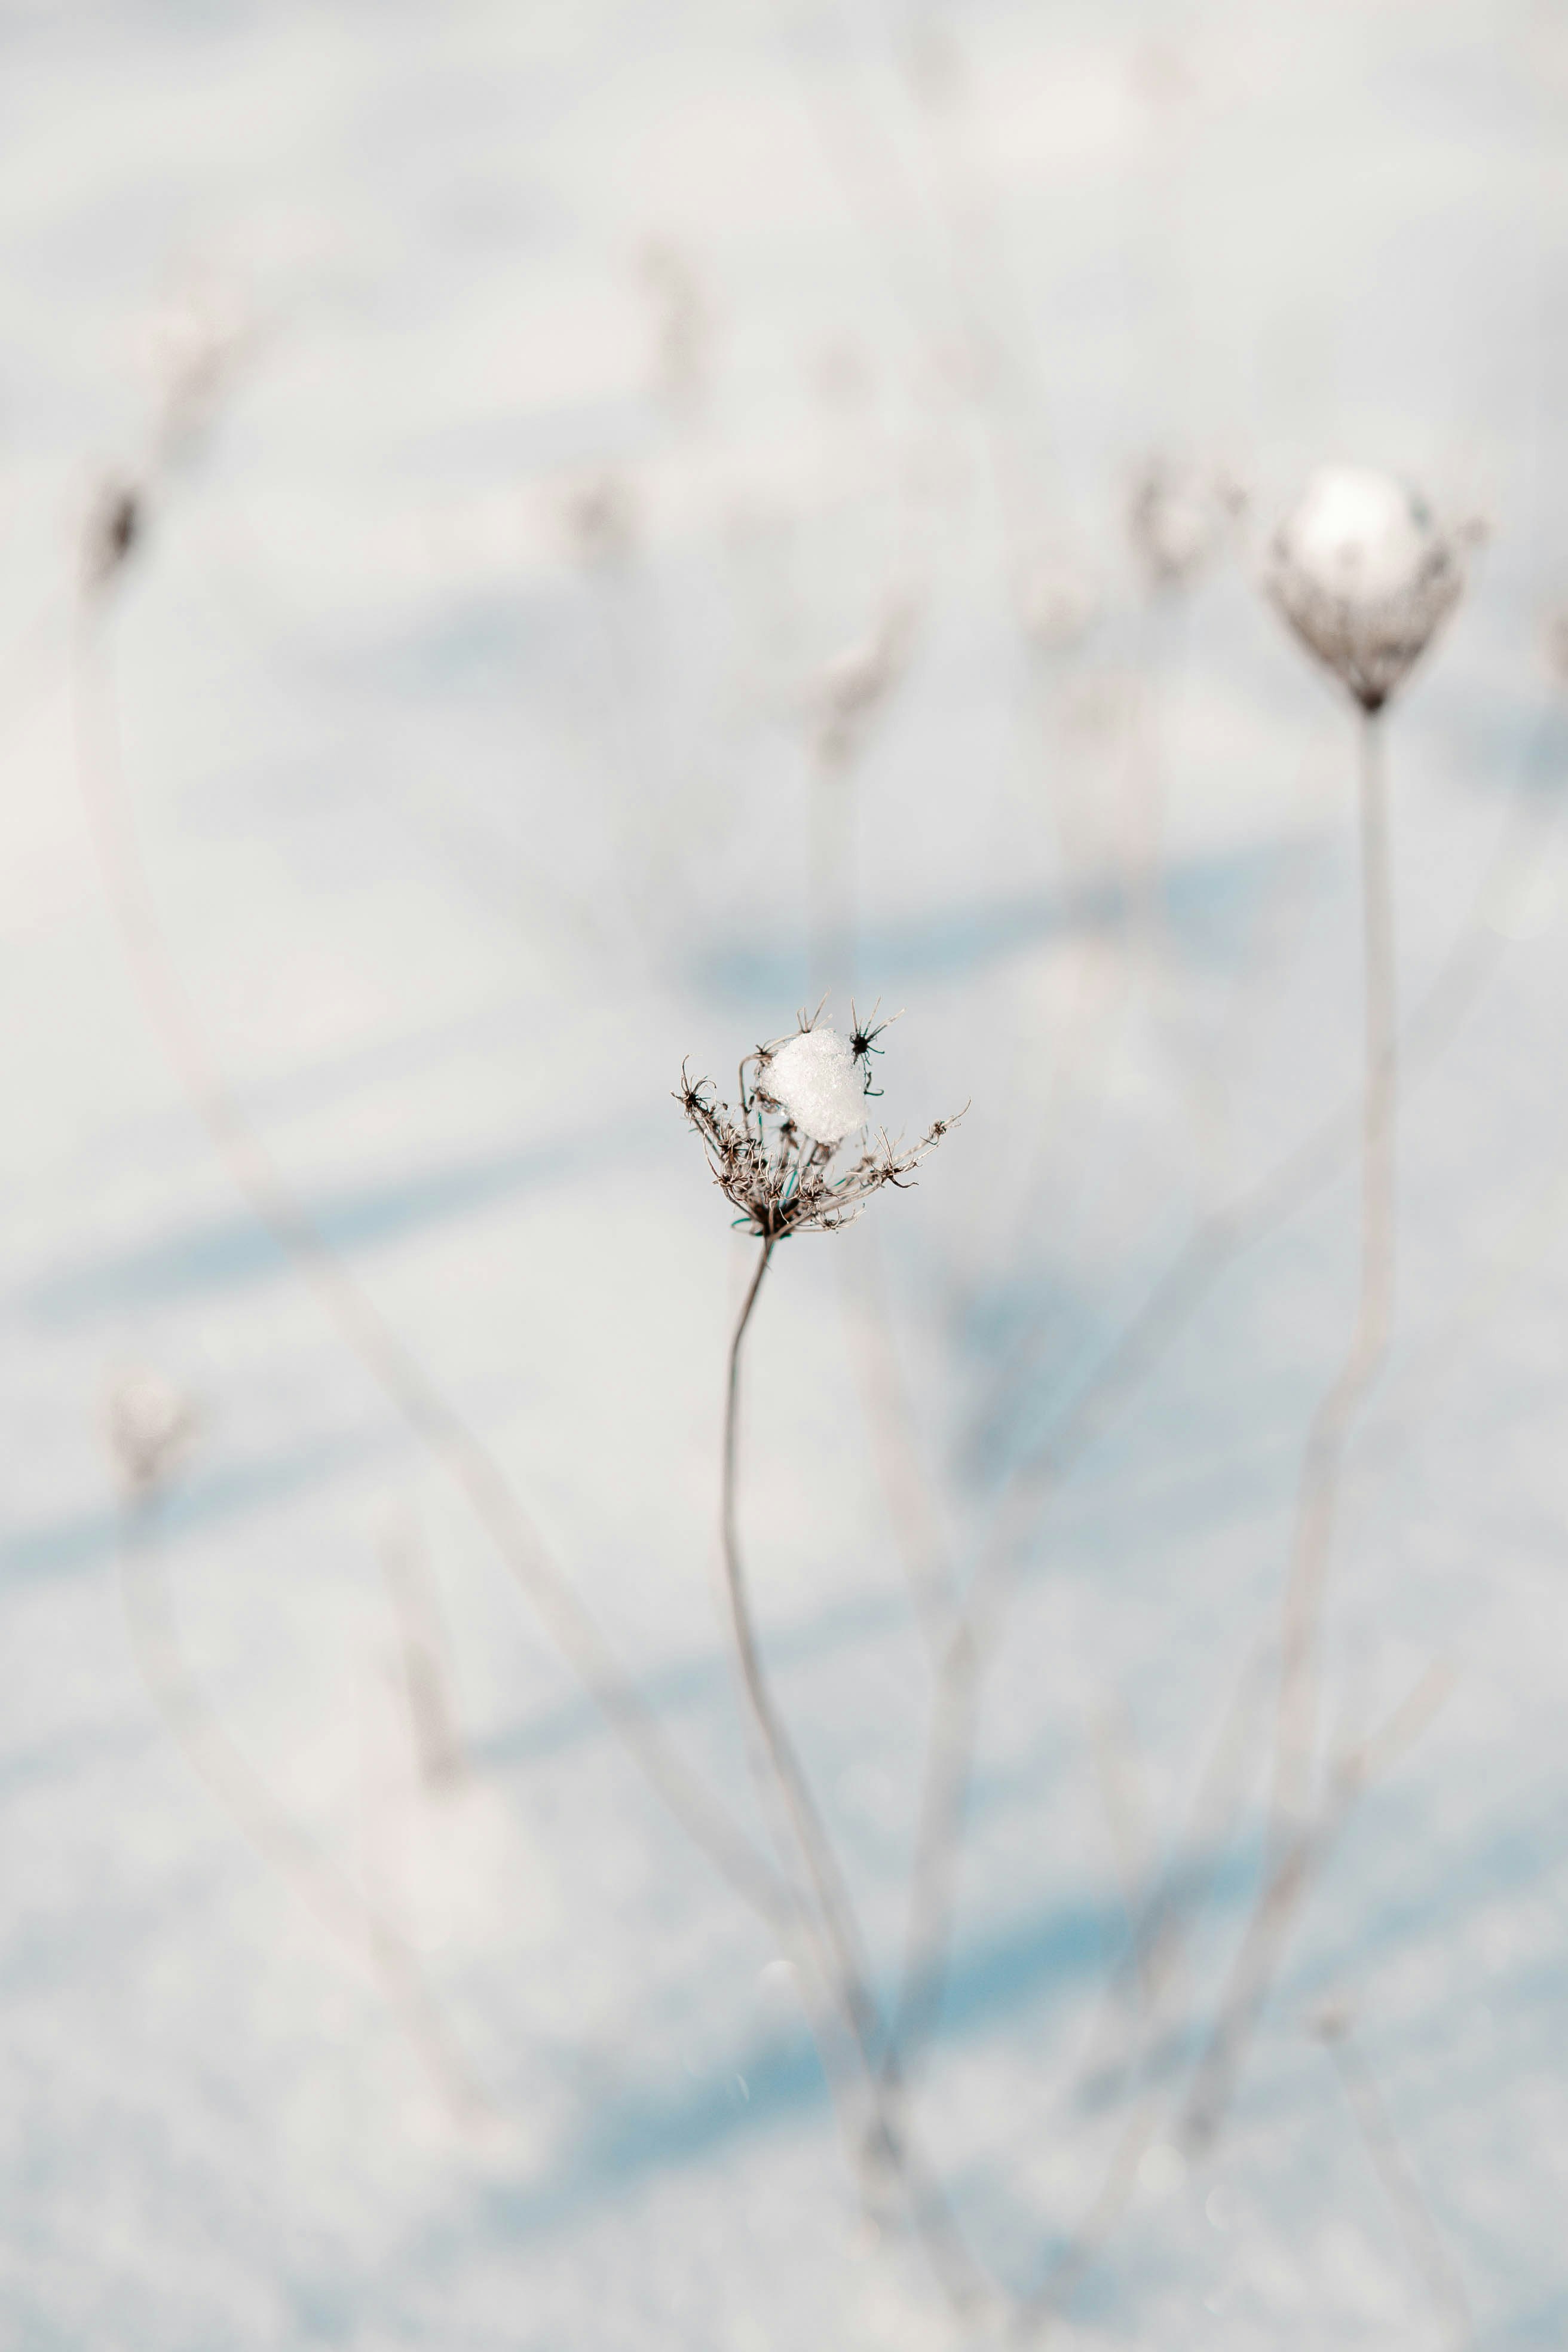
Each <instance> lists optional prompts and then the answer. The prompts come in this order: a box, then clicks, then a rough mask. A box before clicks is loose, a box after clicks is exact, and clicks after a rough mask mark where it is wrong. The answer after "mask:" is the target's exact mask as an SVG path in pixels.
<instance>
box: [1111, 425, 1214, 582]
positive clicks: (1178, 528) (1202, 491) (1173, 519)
mask: <svg viewBox="0 0 1568 2352" xmlns="http://www.w3.org/2000/svg"><path fill="white" fill-rule="evenodd" d="M1226 488H1227V486H1226V484H1225V483H1224V482H1223V481H1222V480H1221V479H1220V478H1218V477H1217V476H1215V475H1214V474H1211V473H1207V472H1205V470H1204V469H1203V468H1201V467H1196V466H1190V465H1186V464H1184V463H1183V462H1182V461H1180V460H1179V459H1176V458H1173V457H1151V458H1149V459H1148V460H1147V461H1146V462H1145V463H1144V464H1143V465H1142V467H1140V468H1139V470H1138V472H1137V474H1136V475H1135V477H1134V478H1133V482H1132V488H1131V496H1130V498H1129V499H1128V506H1127V529H1128V534H1129V536H1130V537H1131V541H1132V552H1133V555H1134V557H1135V558H1136V560H1137V562H1138V567H1139V569H1140V571H1141V572H1142V575H1143V580H1144V583H1145V585H1146V586H1147V587H1148V589H1149V590H1150V592H1151V593H1154V594H1157V593H1160V592H1161V591H1170V590H1174V589H1180V588H1187V587H1190V586H1191V585H1192V583H1193V582H1194V580H1196V579H1197V578H1198V577H1199V576H1200V574H1201V573H1202V572H1205V571H1206V570H1207V568H1208V566H1209V564H1210V563H1211V562H1213V561H1214V559H1215V555H1216V554H1217V553H1218V551H1219V547H1220V541H1221V537H1222V534H1223V531H1224V528H1225V520H1226V507H1227V504H1228V499H1227V496H1226Z"/></svg>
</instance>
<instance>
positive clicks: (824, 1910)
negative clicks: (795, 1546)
mask: <svg viewBox="0 0 1568 2352" xmlns="http://www.w3.org/2000/svg"><path fill="white" fill-rule="evenodd" d="M776 1245H777V1244H776V1238H775V1237H773V1236H771V1235H770V1236H767V1237H765V1238H764V1239H763V1242H762V1244H761V1247H760V1249H759V1252H758V1255H757V1263H756V1269H755V1271H754V1273H753V1274H752V1278H751V1281H750V1282H749V1284H748V1285H747V1286H746V1295H745V1297H744V1299H743V1300H742V1306H741V1312H740V1315H739V1317H738V1318H737V1320H736V1324H735V1329H734V1334H733V1337H732V1338H731V1342H730V1359H729V1373H728V1380H727V1382H726V1388H725V1406H724V1446H723V1470H722V1485H721V1507H720V1524H721V1538H722V1548H723V1558H724V1587H725V1596H726V1599H727V1601H728V1603H729V1610H730V1625H731V1633H732V1634H733V1637H734V1643H735V1656H736V1662H737V1664H738V1666H739V1669H740V1676H741V1684H742V1691H743V1693H744V1696H745V1700H746V1705H747V1709H748V1712H749V1714H750V1717H751V1720H752V1727H753V1729H754V1731H755V1733H756V1736H757V1741H758V1746H759V1748H760V1750H761V1756H762V1759H763V1765H764V1767H765V1772H766V1778H767V1782H768V1788H767V1790H766V1793H768V1794H770V1795H772V1796H773V1797H774V1798H776V1800H777V1801H778V1809H779V1810H780V1811H782V1813H783V1815H784V1820H785V1822H787V1825H788V1830H789V1833H790V1835H791V1837H792V1839H793V1842H794V1843H795V1848H796V1850H797V1852H798V1854H799V1858H800V1861H801V1863H802V1864H803V1865H804V1868H805V1876H806V1881H807V1883H808V1885H809V1887H810V1890H811V1895H812V1897H813V1899H814V1906H815V1909H814V1910H807V1909H805V1907H803V1908H802V1912H801V1916H800V1921H799V1926H800V1930H801V1933H802V1934H803V1935H804V1937H805V1938H806V1940H807V1941H808V1943H809V1944H810V1946H811V1948H813V1950H814V1951H815V1952H816V1954H817V1955H818V1956H819V1961H820V1963H821V1964H822V1965H823V1966H824V1974H825V1980H826V1984H827V1986H828V1988H829V1991H830V1995H831V1997H832V1998H833V1999H834V2000H835V2001H836V2002H837V2005H838V2007H839V2008H840V2009H841V2011H842V2013H843V2016H844V2020H845V2022H846V2024H847V2028H848V2032H849V2036H850V2040H851V2042H852V2044H853V2048H854V2052H855V2055H856V2057H857V2058H858V2062H859V2065H860V2067H861V2069H862V2070H863V2073H864V2077H865V2082H866V2087H867V2090H868V2095H869V2098H870V2102H871V2115H872V2123H871V2133H870V2137H869V2141H868V2147H867V2150H866V2154H867V2155H868V2157H870V2158H872V2159H874V2160H875V2162H876V2164H877V2165H878V2166H879V2168H885V2169H886V2170H887V2171H888V2172H889V2173H891V2174H892V2175H893V2176H894V2177H895V2178H896V2179H898V2180H899V2181H900V2183H901V2185H902V2188H903V2191H904V2194H905V2197H906V2200H907V2202H908V2206H909V2210H910V2218H911V2220H912V2221H914V2223H915V2226H916V2228H917V2230H918V2231H919V2232H920V2236H921V2242H922V2244H923V2245H924V2247H925V2250H926V2253H927V2256H928V2259H929V2260H930V2262H931V2267H932V2270H933V2271H934V2273H935V2274H936V2276H937V2278H938V2279H939V2281H940V2283H941V2284H942V2287H943V2289H944V2291H945V2293H946V2294H947V2295H948V2297H949V2299H950V2300H951V2301H952V2304H953V2305H954V2307H955V2308H956V2309H959V2310H961V2311H966V2312H967V2311H973V2308H974V2306H975V2304H976V2302H977V2300H978V2299H979V2298H980V2297H981V2296H982V2295H984V2294H989V2293H990V2292H991V2290H990V2288H989V2285H988V2283H987V2282H986V2281H985V2280H984V2277H983V2275H982V2273H981V2272H980V2270H979V2267H978V2265H977V2263H975V2260H974V2257H973V2254H972V2253H971V2252H970V2250H969V2247H968V2246H967V2244H966V2243H965V2242H964V2240H963V2235H962V2233H961V2231H960V2230H959V2228H958V2225H957V2223H956V2221H955V2220H954V2218H953V2216H952V2212H951V2210H949V2208H948V2205H947V2202H946V2200H945V2198H944V2197H943V2195H942V2190H941V2188H940V2186H939V2184H938V2183H937V2181H936V2180H935V2179H934V2177H933V2176H932V2174H931V2169H930V2168H929V2166H928V2165H927V2164H926V2162H925V2160H924V2158H923V2157H922V2155H921V2152H920V2150H919V2148H918V2147H917V2146H916V2144H915V2141H914V2138H913V2135H912V2133H911V2131H910V2126H909V2119H908V2117H907V2116H906V2115H905V2114H904V2112H903V2103H902V2095H901V2084H900V2081H899V2078H898V2070H897V2063H896V2058H895V2057H894V2055H893V2053H890V2052H889V2051H887V2050H886V2049H884V2048H883V2047H882V2042H883V2036H882V2027H881V2021H880V2019H879V2016H878V2013H877V2008H876V2003H875V2000H874V1999H873V1997H872V1994H871V1990H870V1981H869V1972H868V1968H867V1964H866V1959H865V1955H864V1951H863V1948H862V1946H861V1941H860V1935H859V1929H858V1925H857V1923H856V1919H855V1914H854V1907H853V1905H852V1903H851V1901H850V1898H849V1892H848V1889H847V1886H846V1885H845V1883H844V1878H843V1874H842V1873H841V1871H840V1869H839V1867H838V1863H837V1858H836V1856H835V1854H834V1853H833V1848H832V1844H831V1842H830V1840H829V1838H828V1835H827V1832H826V1826H825V1824H824V1822H823V1821H822V1817H821V1815H820V1813H819V1812H818V1811H817V1808H816V1800H815V1799H814V1797H813V1796H812V1793H811V1789H810V1785H809V1783H808V1781H807V1780H806V1777H805V1769H804V1767H803V1766H802V1764H801V1761H800V1759H799V1757H798V1756H797V1754H796V1752H795V1743H794V1742H793V1740H792V1739H791V1738H790V1736H789V1733H788V1731H787V1729H786V1728H785V1726H784V1718H783V1717H782V1716H781V1714H780V1713H779V1710H778V1707H777V1706H776V1704H775V1702H774V1699H773V1692H772V1689H771V1687H770V1685H769V1683H768V1678H767V1672H766V1669H765V1667H764V1665H763V1658H762V1652H761V1648H760V1645H759V1643H758V1641H757V1633H756V1626H755V1622H754V1620H753V1618H752V1604H751V1596H750V1594H749V1592H748V1591H747V1585H746V1577H745V1570H744V1567H743V1564H742V1554H741V1541H740V1528H739V1475H738V1473H739V1459H740V1404H741V1363H742V1349H743V1347H744V1343H745V1338H746V1332H747V1329H748V1328H749V1326H750V1324H751V1320H752V1312H753V1310H754V1308H755V1307H756V1303H757V1297H758V1294H759V1293H760V1292H761V1289H762V1286H763V1277H764V1276H766V1274H767V1270H768V1267H769V1265H771V1263H772V1261H773V1251H774V1248H775V1247H776Z"/></svg>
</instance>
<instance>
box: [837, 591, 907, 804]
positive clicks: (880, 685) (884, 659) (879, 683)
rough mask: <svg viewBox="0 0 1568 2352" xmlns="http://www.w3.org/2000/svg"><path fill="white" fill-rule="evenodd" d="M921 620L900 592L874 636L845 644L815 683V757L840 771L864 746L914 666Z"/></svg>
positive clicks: (873, 633)
mask: <svg viewBox="0 0 1568 2352" xmlns="http://www.w3.org/2000/svg"><path fill="white" fill-rule="evenodd" d="M917 618H918V614H917V608H916V606H915V604H914V602H913V600H912V599H911V598H910V597H908V596H896V597H894V598H893V600H892V602H891V603H890V604H889V606H888V608H887V610H886V612H885V613H884V614H882V617H881V619H880V620H879V623H878V624H877V626H876V628H875V629H874V630H873V631H872V632H871V635H869V636H868V637H867V638H866V639H864V641H863V642H862V643H860V644H858V645H853V646H846V647H845V649H844V651H843V652H842V653H839V654H835V656H834V657H833V659H832V660H831V661H830V662H828V663H827V664H826V667H824V669H823V670H822V672H821V674H820V676H819V677H818V679H817V684H816V712H817V735H816V755H817V758H818V760H819V761H821V763H822V765H823V767H824V768H826V769H828V770H830V771H835V772H842V771H843V770H844V769H846V768H847V767H848V766H850V765H851V763H852V762H853V761H855V759H856V758H857V757H858V754H859V752H860V751H861V750H862V749H863V748H864V744H865V739H866V735H867V732H868V729H869V727H870V725H871V722H872V721H873V719H875V718H876V717H877V714H878V712H879V710H880V709H882V707H883V705H884V704H885V703H886V702H887V701H888V699H889V697H890V696H891V694H892V692H893V690H894V688H896V687H897V686H898V684H899V683H900V679H901V678H902V677H903V676H904V673H905V671H906V670H907V669H908V668H909V666H910V654H911V653H912V651H913V649H914V638H915V623H916V620H917Z"/></svg>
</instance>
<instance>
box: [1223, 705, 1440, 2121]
mask: <svg viewBox="0 0 1568 2352" xmlns="http://www.w3.org/2000/svg"><path fill="white" fill-rule="evenodd" d="M1382 725H1383V722H1382V721H1381V720H1380V719H1378V718H1377V717H1376V716H1375V715H1374V714H1373V713H1370V712H1368V713H1365V714H1363V719H1362V735H1361V841H1362V929H1363V960H1364V967H1365V970H1364V981H1365V1013H1364V1026H1363V1045H1364V1055H1365V1069H1364V1076H1363V1106H1362V1150H1361V1178H1362V1209H1361V1278H1360V1286H1359V1291H1358V1297H1357V1302H1356V1314H1355V1322H1354V1326H1353V1328H1352V1333H1351V1341H1350V1347H1349V1349H1348V1350H1347V1352H1346V1355H1345V1359H1344V1361H1343V1363H1342V1365H1341V1368H1340V1370H1339V1371H1338V1373H1337V1374H1336V1375H1335V1377H1334V1379H1333V1381H1331V1384H1330V1386H1329V1388H1328V1389H1327V1391H1325V1392H1324V1395H1323V1397H1322V1400H1321V1402H1320V1404H1319V1406H1318V1409H1317V1412H1315V1413H1314V1415H1313V1417H1312V1423H1311V1427H1310V1431H1309V1433H1308V1437H1307V1445H1306V1452H1305V1454H1304V1456H1303V1460H1302V1465H1301V1479H1300V1487H1299V1489H1298V1493H1297V1503H1296V1526H1295V1535H1294V1539H1293V1543H1292V1549H1291V1559H1290V1570H1289V1577H1288V1579H1287V1581H1286V1587H1285V1598H1284V1604H1283V1610H1282V1616H1281V1624H1280V1642H1279V1647H1280V1657H1279V1699H1278V1703H1277V1710H1276V1718H1275V1740H1274V1782H1273V1790H1272V1793H1271V1798H1270V1806H1269V1822H1268V1862H1267V1867H1266V1874H1265V1879H1264V1885H1263V1889H1262V1892H1261V1893H1260V1895H1258V1902H1257V1904H1256V1906H1255V1907H1254V1910H1253V1913H1252V1916H1251V1919H1250V1920H1249V1922H1248V1925H1247V1932H1246V1935H1245V1936H1244V1937H1243V1941H1242V1946H1241V1949H1240V1952H1239V1953H1238V1955H1237V1961H1236V1964H1235V1968H1234V1970H1233V1973H1232V1977H1231V1981H1230V1985H1229V1988H1228V1990H1227V1992H1226V1999H1225V2000H1224V2002H1223V2003H1222V2005H1221V2009H1220V2013H1219V2016H1218V2018H1217V2020H1216V2021H1215V2026H1214V2029H1213V2032H1212V2033H1211V2035H1210V2037H1209V2041H1208V2043H1207V2045H1206V2047H1205V2051H1204V2054H1203V2056H1202V2058H1201V2059H1200V2061H1199V2063H1198V2067H1197V2072H1196V2074H1194V2079H1193V2084H1192V2088H1191V2090H1190V2092H1189V2094H1188V2096H1187V2100H1186V2104H1185V2106H1184V2115H1183V2128H1184V2137H1186V2139H1187V2141H1188V2142H1189V2144H1190V2145H1192V2146H1194V2147H1206V2146H1209V2145H1211V2144H1212V2142H1213V2141H1214V2139H1215V2137H1217V2135H1218V2132H1219V2130H1220V2127H1221V2126H1222V2124H1223V2123H1224V2120H1225V2116H1226V2110H1227V2109H1228V2107H1229V2105H1230V2102H1231V2099H1232V2097H1233V2095H1234V2094H1235V2089H1236V2084H1237V2079H1238V2078H1239V2075H1240V2072H1241V2066H1242V2063H1243V2060H1244V2058H1245V2056H1246V2052H1247V2044H1248V2042H1250V2040H1251V2037H1252V2034H1253V2032H1254V2031H1255V2029H1256V2027H1257V2024H1258V2020H1259V2019H1260V2017H1261V2016H1262V2013H1263V2008H1264V2004H1265V2002H1266V2001H1267V2000H1268V1992H1269V1989H1270V1987H1271V1986H1272V1984H1273V1982H1274V1979H1275V1977H1276V1976H1277V1974H1278V1972H1279V1966H1280V1963H1281V1961H1282V1960H1283V1958H1284V1953H1285V1947H1286V1944H1287V1942H1288V1940H1289V1934H1290V1931H1291V1929H1292V1927H1294V1925H1295V1922H1296V1919H1297V1917H1298V1916H1299V1914H1300V1908H1301V1905H1302V1903H1303V1901H1304V1899H1305V1896H1306V1895H1307V1892H1308V1889H1309V1887H1310V1884H1311V1882H1312V1879H1313V1877H1314V1876H1315V1875H1316V1872H1317V1869H1318V1867H1319V1866H1320V1864H1321V1855H1322V1853H1323V1851H1324V1848H1325V1845H1326V1843H1327V1841H1328V1837H1329V1836H1330V1835H1331V1827H1330V1824H1331V1822H1332V1819H1333V1813H1334V1810H1335V1805H1336V1795H1337V1793H1338V1792H1337V1791H1335V1790H1331V1791H1330V1792H1329V1794H1328V1796H1326V1797H1325V1798H1324V1800H1323V1801H1322V1802H1321V1804H1319V1805H1316V1806H1315V1805H1314V1795H1313V1780H1314V1774H1315V1767H1316V1762H1317V1751H1318V1746H1319V1714H1320V1702H1319V1691H1320V1684H1321V1648H1322V1624H1323V1614H1324V1603H1325V1600H1326V1596H1327V1590H1328V1576H1329V1568H1330V1563H1331V1554H1332V1545H1333V1535H1334V1522H1335V1517H1336V1509H1337V1505H1338V1500H1339V1486H1340V1475H1341V1471H1342V1465H1343V1461H1344V1454H1345V1447H1346V1445H1347V1444H1348V1442H1349V1439H1350V1435H1351V1432H1352V1428H1353V1426H1354V1423H1355V1421H1356V1418H1357V1415H1358V1414H1359V1412H1360V1411H1361V1408H1362V1406H1363V1403H1364V1402H1365V1401H1366V1398H1367V1396H1368V1395H1369V1394H1370V1392H1371V1391H1372V1388H1373V1383H1374V1382H1375V1381H1376V1379H1377V1376H1378V1374H1379V1373H1380V1371H1381V1370H1382V1369H1383V1366H1384V1362H1385V1360H1386V1359H1387V1355H1388V1347H1389V1340H1390V1338H1391V1336H1392V1333H1393V1328H1394V1230H1395V1222H1396V1208H1397V1200H1396V1191H1395V1160H1394V1122H1395V1117H1396V1110H1397V1076H1396V1046H1395V1029H1394V891H1393V870H1392V862H1391V859H1390V856H1389V839H1388V788H1387V777H1386V773H1385V769H1384V756H1383V748H1384V747H1383V734H1382Z"/></svg>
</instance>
